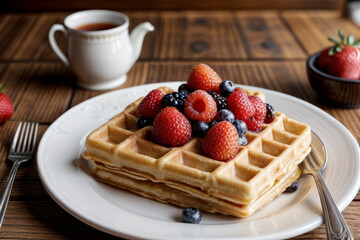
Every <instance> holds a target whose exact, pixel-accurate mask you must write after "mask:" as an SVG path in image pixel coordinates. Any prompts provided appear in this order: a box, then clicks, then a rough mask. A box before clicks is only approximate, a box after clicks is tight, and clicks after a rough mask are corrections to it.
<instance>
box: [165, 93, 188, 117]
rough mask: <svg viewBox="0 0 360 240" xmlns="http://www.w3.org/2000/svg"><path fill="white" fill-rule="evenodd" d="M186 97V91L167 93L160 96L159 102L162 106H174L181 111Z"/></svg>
mask: <svg viewBox="0 0 360 240" xmlns="http://www.w3.org/2000/svg"><path fill="white" fill-rule="evenodd" d="M187 97H188V93H187V92H185V91H181V92H173V93H168V94H165V96H164V97H163V98H162V100H161V104H162V106H163V107H175V108H177V109H178V110H179V111H180V112H183V110H184V103H185V100H186V98H187Z"/></svg>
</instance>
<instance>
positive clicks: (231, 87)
mask: <svg viewBox="0 0 360 240" xmlns="http://www.w3.org/2000/svg"><path fill="white" fill-rule="evenodd" d="M219 91H220V93H221V95H222V96H223V97H228V96H230V95H231V94H232V93H233V92H234V91H235V84H234V83H233V82H232V81H230V80H225V81H223V82H221V83H220V86H219Z"/></svg>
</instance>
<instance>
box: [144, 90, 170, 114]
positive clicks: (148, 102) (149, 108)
mask: <svg viewBox="0 0 360 240" xmlns="http://www.w3.org/2000/svg"><path fill="white" fill-rule="evenodd" d="M163 96H164V93H163V92H162V91H160V90H159V89H155V90H152V91H150V92H149V93H148V94H147V95H146V96H145V98H144V99H143V100H142V101H141V102H140V104H139V107H138V114H140V115H141V116H144V117H147V118H155V117H156V115H157V114H158V113H159V112H160V111H161V109H162V105H161V100H162V98H163Z"/></svg>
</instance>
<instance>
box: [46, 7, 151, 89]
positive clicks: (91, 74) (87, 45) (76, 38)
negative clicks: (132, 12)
mask: <svg viewBox="0 0 360 240" xmlns="http://www.w3.org/2000/svg"><path fill="white" fill-rule="evenodd" d="M94 23H95V24H96V23H112V24H116V25H117V26H116V27H114V28H111V29H107V30H99V31H83V30H77V29H76V28H77V27H79V26H83V25H86V24H94ZM128 28H129V18H128V17H127V16H126V15H124V14H122V13H119V12H115V11H109V10H86V11H80V12H76V13H74V14H71V15H69V16H67V17H66V18H65V20H64V25H62V24H54V25H53V26H52V27H51V29H50V31H49V41H50V44H51V47H52V48H53V50H54V51H55V53H56V54H57V56H58V57H59V58H60V59H61V60H62V61H63V62H64V63H65V64H66V65H67V66H69V67H70V68H71V70H72V71H73V72H74V73H75V74H76V75H77V76H78V85H79V86H81V87H84V88H86V89H91V90H105V89H111V88H114V87H117V86H120V85H121V84H123V83H124V82H125V81H126V78H127V72H128V71H129V70H130V68H131V67H132V66H133V65H134V63H135V62H136V60H137V59H138V58H139V56H140V52H141V48H142V44H143V40H144V37H145V35H146V33H148V32H149V31H154V26H153V25H151V24H150V23H149V22H144V23H141V24H139V25H138V26H137V27H136V28H134V30H133V31H132V32H131V34H130V36H129V30H128ZM56 31H62V32H63V33H64V34H65V37H66V39H67V54H64V53H63V52H62V51H61V50H60V48H59V46H58V45H57V43H56V40H55V37H54V34H55V32H56Z"/></svg>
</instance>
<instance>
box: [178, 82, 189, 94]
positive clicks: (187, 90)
mask: <svg viewBox="0 0 360 240" xmlns="http://www.w3.org/2000/svg"><path fill="white" fill-rule="evenodd" d="M178 91H179V92H182V91H186V92H188V94H189V93H191V92H192V91H191V89H190V88H189V86H188V85H187V84H186V83H183V84H181V85H180V86H179V88H178Z"/></svg>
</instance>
